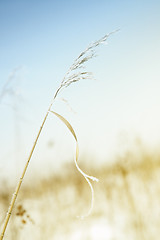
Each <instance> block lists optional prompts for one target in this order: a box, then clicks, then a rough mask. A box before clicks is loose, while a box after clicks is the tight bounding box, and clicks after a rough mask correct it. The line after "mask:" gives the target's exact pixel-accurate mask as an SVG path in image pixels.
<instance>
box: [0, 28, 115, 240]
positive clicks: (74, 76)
mask: <svg viewBox="0 0 160 240" xmlns="http://www.w3.org/2000/svg"><path fill="white" fill-rule="evenodd" d="M116 31H117V30H116ZM116 31H114V32H116ZM114 32H111V33H109V34H107V35H105V36H104V37H102V38H101V39H99V40H98V41H95V42H93V43H92V44H90V45H89V46H88V47H87V48H86V49H85V50H84V51H83V52H81V53H80V55H79V56H78V58H76V59H75V61H74V62H73V64H72V65H71V67H70V68H69V70H68V71H67V73H66V74H65V76H64V78H63V80H62V81H61V84H60V86H59V87H58V89H57V90H56V92H55V94H54V96H53V98H52V100H51V103H50V104H49V107H48V109H47V112H46V114H45V116H44V119H43V121H42V124H41V126H40V129H39V131H38V134H37V136H36V138H35V141H34V144H33V146H32V149H31V151H30V154H29V157H28V159H27V161H26V164H25V167H24V169H23V172H22V175H21V177H20V179H19V181H18V184H17V186H16V189H15V191H14V193H13V196H12V199H11V202H10V205H9V208H8V212H7V214H6V218H5V220H4V225H3V228H2V232H1V235H0V240H2V239H3V237H4V234H5V231H6V228H7V225H8V222H9V219H10V216H11V214H12V210H13V207H14V204H15V201H16V198H17V196H18V193H19V190H20V187H21V184H22V182H23V179H24V176H25V173H26V170H27V168H28V165H29V162H30V160H31V157H32V155H33V152H34V150H35V147H36V145H37V142H38V139H39V137H40V134H41V132H42V129H43V126H44V125H45V123H46V120H47V117H48V115H49V113H54V114H55V115H56V116H57V117H59V118H60V119H61V120H62V121H63V122H64V123H65V125H66V126H67V127H68V128H69V130H70V131H71V133H72V135H73V136H74V138H75V140H76V142H77V137H76V135H75V132H74V130H73V128H72V126H71V125H70V123H69V122H68V121H67V120H66V119H65V118H63V117H62V116H61V115H59V114H57V113H55V112H53V111H52V110H51V109H52V105H53V103H54V101H55V99H56V98H57V96H58V95H59V93H60V92H61V91H62V90H63V89H64V88H67V87H68V86H70V85H71V84H72V83H75V82H78V81H80V80H82V79H90V78H91V77H92V73H90V72H87V71H84V70H83V69H84V68H85V64H86V62H88V61H89V60H90V59H92V58H93V57H95V56H96V55H95V48H97V47H98V46H99V45H101V44H103V43H105V42H106V40H107V38H108V37H109V36H110V35H111V34H113V33H114ZM78 152H79V150H78V142H77V145H76V159H75V164H76V167H77V169H78V171H79V172H80V173H81V174H82V175H83V176H84V177H85V179H86V181H87V182H88V184H89V186H90V188H91V193H92V201H91V208H90V210H89V212H88V214H90V212H91V209H92V207H93V199H94V198H93V194H94V191H93V187H92V184H91V182H90V179H91V180H94V181H98V180H97V179H96V178H94V177H92V176H89V175H87V174H85V173H84V172H83V171H82V170H81V169H80V168H79V166H78V163H77V160H78ZM88 214H86V215H88Z"/></svg>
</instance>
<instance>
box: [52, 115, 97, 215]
mask: <svg viewBox="0 0 160 240" xmlns="http://www.w3.org/2000/svg"><path fill="white" fill-rule="evenodd" d="M50 112H51V113H53V114H54V115H56V116H57V117H58V118H59V119H60V120H61V121H62V122H63V123H64V124H65V125H66V126H67V128H68V129H69V131H70V132H71V133H72V135H73V137H74V139H75V141H76V157H75V165H76V168H77V170H78V171H79V172H80V173H81V174H82V175H83V177H84V178H85V179H86V181H87V183H88V185H89V187H90V189H91V206H90V208H89V211H88V213H87V214H85V215H84V216H81V217H80V218H82V219H83V218H84V217H87V216H89V215H90V213H91V211H92V209H93V203H94V190H93V186H92V184H91V182H90V180H92V181H96V182H98V179H97V178H95V177H93V176H89V175H87V174H86V173H84V172H83V171H82V169H81V168H80V167H79V166H78V163H77V162H78V157H79V146H78V140H77V136H76V134H75V131H74V129H73V127H72V126H71V124H70V123H69V122H68V121H67V120H66V119H65V118H64V117H63V116H62V115H60V114H58V113H56V112H54V111H50Z"/></svg>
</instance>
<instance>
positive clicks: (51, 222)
mask: <svg viewBox="0 0 160 240" xmlns="http://www.w3.org/2000/svg"><path fill="white" fill-rule="evenodd" d="M84 168H85V166H84ZM91 173H92V174H95V176H97V177H99V179H100V182H99V183H98V184H97V183H95V184H94V187H95V204H94V209H93V212H92V215H91V216H89V217H88V218H86V219H83V220H81V219H80V218H77V216H78V215H79V216H81V215H83V214H85V212H86V211H87V209H88V206H89V204H90V190H89V187H88V185H87V184H86V182H85V180H84V179H83V177H82V176H81V175H80V174H77V171H76V169H75V167H74V166H73V165H66V166H64V169H62V171H61V174H59V173H58V174H57V175H56V174H53V175H50V176H48V178H43V179H40V177H39V176H38V177H36V178H32V180H31V181H30V182H29V183H28V184H27V185H26V184H24V185H23V187H22V189H21V193H20V195H19V198H18V200H17V203H16V207H15V209H14V212H13V216H12V218H11V220H10V224H9V226H8V230H7V232H6V236H5V238H6V239H8V240H10V239H12V240H15V239H16V240H18V239H24V240H25V239H40V240H41V239H53V240H54V239H55V240H61V239H69V240H72V239H74V240H80V239H84V240H89V239H91V240H96V239H97V240H98V239H100V240H103V239H104V240H120V239H122V240H125V239H126V240H128V239H129V240H135V239H136V240H150V239H157V240H158V239H159V234H160V230H159V216H160V208H159V202H160V180H159V175H160V154H158V153H157V154H147V153H146V152H144V151H142V152H141V153H139V154H135V153H132V152H130V153H129V152H128V153H126V154H125V155H123V157H117V160H116V161H115V162H114V163H113V162H112V164H111V163H110V164H106V165H103V166H99V167H92V169H91ZM3 186H4V187H3V188H2V187H1V188H2V189H1V192H0V225H1V224H2V220H3V219H4V216H5V211H7V208H8V204H9V199H10V197H11V193H12V189H10V188H9V186H8V187H7V183H6V184H3Z"/></svg>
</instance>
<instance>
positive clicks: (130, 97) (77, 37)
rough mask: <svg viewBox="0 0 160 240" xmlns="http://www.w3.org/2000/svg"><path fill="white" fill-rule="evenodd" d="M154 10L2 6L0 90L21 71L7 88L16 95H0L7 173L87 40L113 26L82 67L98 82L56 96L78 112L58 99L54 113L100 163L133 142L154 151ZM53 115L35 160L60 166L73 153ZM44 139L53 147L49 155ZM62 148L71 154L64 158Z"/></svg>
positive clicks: (137, 5) (99, 4)
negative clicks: (94, 55)
mask: <svg viewBox="0 0 160 240" xmlns="http://www.w3.org/2000/svg"><path fill="white" fill-rule="evenodd" d="M159 12H160V2H159V1H156V0H153V1H123V0H122V1H108V0H106V1H105V0H99V1H93V0H92V1H91V0H86V1H84V0H82V1H57V0H55V1H49V0H46V1H40V0H39V1H31V0H28V1H22V0H21V1H20V0H17V1H16V0H15V1H9V0H6V1H3V0H2V1H0V35H1V38H0V66H1V67H0V69H1V71H0V90H2V89H3V86H4V84H5V82H6V81H7V79H8V76H9V74H10V73H11V72H12V71H13V70H14V69H15V68H17V67H19V66H20V70H18V71H16V74H15V77H14V79H13V81H12V82H11V88H12V87H13V88H15V89H16V91H18V92H19V93H20V95H21V98H17V97H14V96H12V97H11V96H7V95H6V96H5V97H4V99H3V101H2V103H1V106H0V108H1V119H0V123H1V137H0V142H1V147H2V150H1V158H2V160H1V165H2V166H1V168H4V166H3V165H4V164H6V168H11V169H12V167H13V165H14V163H15V161H16V160H15V159H18V158H19V159H22V158H23V159H25V158H26V155H27V154H28V152H29V150H30V147H31V145H32V143H33V141H34V137H35V135H36V132H37V130H38V128H39V126H40V124H41V120H42V118H43V116H44V113H45V111H46V109H47V107H48V104H49V102H50V99H51V98H52V95H53V94H54V92H55V91H56V89H57V87H58V85H59V83H60V81H61V79H62V78H63V76H64V74H65V72H66V71H67V69H68V68H69V66H70V65H71V64H72V62H73V61H74V59H75V58H76V57H77V56H78V55H79V53H80V52H81V51H82V50H84V49H85V48H86V47H87V46H88V44H89V43H90V42H92V41H95V40H97V39H99V38H101V37H102V36H103V35H105V34H106V33H109V32H111V31H113V30H116V29H120V31H119V32H117V33H115V34H113V35H112V36H110V37H109V39H108V44H107V45H104V46H101V47H100V48H99V49H97V54H98V56H97V58H95V59H93V60H91V62H90V63H88V65H87V70H88V71H92V72H93V74H94V77H95V78H96V81H91V80H87V81H83V82H81V83H77V85H76V84H75V85H73V86H71V87H70V88H68V89H66V90H65V91H64V92H63V93H62V94H61V97H64V98H65V99H67V100H68V102H69V103H70V105H71V107H72V108H73V109H74V111H75V112H77V113H76V114H74V113H72V112H70V111H68V109H67V107H66V106H65V105H64V103H63V102H62V101H57V103H56V104H55V109H56V110H57V111H58V112H59V113H61V114H63V115H64V117H66V118H67V119H68V120H70V122H71V123H72V125H73V127H74V128H75V130H76V131H77V135H78V137H79V142H80V149H81V152H82V153H83V154H90V155H91V156H92V155H93V156H96V157H97V158H98V159H99V161H100V159H103V160H104V159H105V161H109V160H110V158H111V156H112V155H114V154H115V153H116V154H117V153H118V154H120V152H121V151H122V150H124V151H125V149H127V148H128V145H129V144H130V143H131V144H132V141H134V138H137V137H139V138H141V139H142V140H143V142H145V144H147V146H150V147H151V148H152V147H154V146H158V145H159V143H160V136H159V131H160V127H159V121H160V114H159V109H160V94H159V88H160V68H159V60H160V59H159V56H160V47H159V42H160V15H159ZM18 99H20V100H18ZM6 104H7V105H6ZM8 105H12V107H9V106H8ZM13 107H16V109H17V111H16V113H15V111H14V110H13ZM54 118H55V117H53V118H52V117H50V118H49V120H48V122H47V126H46V128H45V129H44V133H43V135H42V140H40V143H39V149H40V153H38V151H37V159H40V158H44V156H46V158H47V159H49V160H46V161H52V160H51V159H52V158H54V156H56V158H59V159H61V158H63V159H64V162H65V160H66V158H67V157H68V156H72V155H73V152H74V150H73V145H74V143H73V142H72V137H71V136H69V133H68V132H67V130H66V129H65V127H64V128H63V127H62V126H61V123H59V122H58V121H57V120H55V119H54ZM65 131H66V132H67V133H64V132H65ZM65 134H66V135H65ZM43 139H44V140H43ZM69 139H70V140H69ZM66 141H67V144H70V145H66ZM69 141H71V143H68V142H69ZM46 142H54V144H53V145H54V147H53V150H48V148H47V147H46ZM18 146H19V147H18ZM62 146H64V152H65V151H66V152H65V153H68V152H70V153H71V155H67V154H65V156H67V157H64V156H63V154H62V151H61V149H62V148H63V147H62ZM18 148H20V149H21V153H19V157H17V156H18V153H17V152H18V151H19V150H18ZM22 149H23V150H22ZM59 149H60V153H59ZM41 156H43V157H41ZM35 158H36V153H35ZM68 158H69V157H68ZM3 160H5V161H3ZM41 160H42V161H43V159H41ZM21 161H22V162H23V160H21ZM37 161H38V160H37ZM4 162H5V163H4ZM35 163H36V160H35ZM49 164H50V163H48V165H49ZM42 165H43V164H42Z"/></svg>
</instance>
